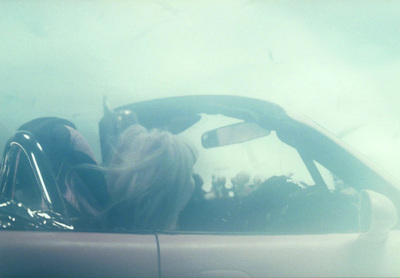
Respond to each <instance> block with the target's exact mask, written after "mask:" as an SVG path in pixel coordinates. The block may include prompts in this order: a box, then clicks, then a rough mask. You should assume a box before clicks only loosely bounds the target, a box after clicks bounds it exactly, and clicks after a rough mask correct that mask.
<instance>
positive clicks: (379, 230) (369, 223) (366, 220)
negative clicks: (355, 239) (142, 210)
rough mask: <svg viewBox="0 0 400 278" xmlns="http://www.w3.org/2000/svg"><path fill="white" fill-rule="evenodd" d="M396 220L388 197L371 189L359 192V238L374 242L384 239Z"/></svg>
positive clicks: (396, 217)
mask: <svg viewBox="0 0 400 278" xmlns="http://www.w3.org/2000/svg"><path fill="white" fill-rule="evenodd" d="M397 221H398V214H397V210H396V207H395V206H394V204H393V203H392V201H391V200H390V199H389V198H388V197H386V196H385V195H382V194H380V193H378V192H375V191H372V190H363V191H362V192H361V196H360V212H359V224H360V239H362V240H366V241H374V242H380V241H384V240H386V239H387V237H388V235H389V232H390V230H391V229H392V228H393V227H394V226H395V225H396V224H397Z"/></svg>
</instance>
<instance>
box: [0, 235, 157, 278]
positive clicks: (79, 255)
mask: <svg viewBox="0 0 400 278" xmlns="http://www.w3.org/2000/svg"><path fill="white" fill-rule="evenodd" d="M0 276H1V277H158V276H159V272H158V255H157V243H156V237H155V235H143V234H106V233H104V234H103V233H79V232H73V233H72V232H31V231H30V232H20V231H2V232H1V234H0Z"/></svg>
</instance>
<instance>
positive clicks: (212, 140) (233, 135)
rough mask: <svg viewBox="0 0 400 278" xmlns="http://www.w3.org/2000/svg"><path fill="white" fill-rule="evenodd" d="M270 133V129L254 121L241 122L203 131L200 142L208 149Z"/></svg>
mask: <svg viewBox="0 0 400 278" xmlns="http://www.w3.org/2000/svg"><path fill="white" fill-rule="evenodd" d="M270 133H271V131H270V130H267V129H265V128H262V127H261V126H259V125H258V124H256V123H254V122H241V123H237V124H233V125H228V126H224V127H220V128H217V129H214V130H211V131H208V132H206V133H204V134H203V136H202V137H201V143H202V145H203V147H204V148H206V149H209V148H215V147H221V146H226V145H232V144H237V143H242V142H245V141H250V140H253V139H256V138H259V137H263V136H267V135H269V134H270Z"/></svg>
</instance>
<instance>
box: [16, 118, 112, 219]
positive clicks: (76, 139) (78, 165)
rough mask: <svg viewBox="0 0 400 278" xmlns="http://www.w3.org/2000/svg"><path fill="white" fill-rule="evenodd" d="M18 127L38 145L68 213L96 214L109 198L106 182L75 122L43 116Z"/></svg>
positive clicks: (72, 215)
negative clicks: (33, 138) (50, 167)
mask: <svg viewBox="0 0 400 278" xmlns="http://www.w3.org/2000/svg"><path fill="white" fill-rule="evenodd" d="M18 130H25V131H29V132H30V133H32V134H33V135H34V136H35V138H36V140H37V141H38V142H39V143H40V144H41V146H42V148H43V151H44V153H45V154H46V155H47V157H48V159H49V160H50V163H51V165H52V168H53V172H54V176H55V178H56V181H57V185H58V187H59V190H60V193H61V195H62V197H63V199H64V201H65V203H66V206H67V207H68V208H67V212H68V214H69V216H70V217H72V218H80V217H81V218H87V217H97V216H99V215H100V212H101V211H102V209H103V208H104V207H105V205H106V203H107V202H108V198H109V196H108V192H107V186H106V181H105V178H104V176H103V173H102V172H101V171H100V170H99V167H98V165H97V162H96V160H95V159H94V156H93V153H92V151H91V149H90V146H89V144H88V143H87V142H86V140H85V139H84V138H83V137H82V135H81V134H80V133H79V132H78V131H77V130H76V127H75V125H74V124H73V123H71V122H70V121H68V120H65V119H61V118H56V117H44V118H38V119H35V120H32V121H30V122H27V123H25V124H23V125H22V126H21V127H20V128H19V129H18Z"/></svg>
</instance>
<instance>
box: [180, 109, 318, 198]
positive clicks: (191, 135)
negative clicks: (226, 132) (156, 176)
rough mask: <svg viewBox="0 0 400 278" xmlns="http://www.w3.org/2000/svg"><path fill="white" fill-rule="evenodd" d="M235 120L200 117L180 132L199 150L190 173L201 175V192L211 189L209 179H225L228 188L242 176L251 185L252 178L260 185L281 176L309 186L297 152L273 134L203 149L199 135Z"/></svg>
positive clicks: (235, 120)
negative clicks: (273, 177)
mask: <svg viewBox="0 0 400 278" xmlns="http://www.w3.org/2000/svg"><path fill="white" fill-rule="evenodd" d="M216 118H217V119H216ZM238 121H239V120H238V119H233V118H228V117H226V116H222V115H218V116H210V115H202V119H201V120H200V121H199V122H198V123H196V124H195V125H194V126H193V127H191V128H189V129H188V130H186V131H184V132H183V133H182V135H183V136H185V137H187V138H188V139H190V140H191V141H192V142H194V143H195V145H196V148H197V149H198V150H199V151H200V155H199V160H198V161H197V163H196V165H195V167H194V172H195V173H198V174H200V176H202V178H203V180H204V189H205V190H209V189H211V187H212V180H213V179H217V178H222V179H224V180H226V185H225V186H226V187H227V188H231V187H232V186H233V184H232V180H234V178H235V177H237V176H240V175H243V176H244V178H245V179H247V178H246V177H248V179H249V180H248V181H247V183H249V184H251V183H254V179H255V180H256V182H258V183H261V182H262V181H264V180H266V179H267V178H270V177H272V176H282V175H285V176H287V177H292V178H293V179H296V180H298V181H303V182H306V183H308V184H310V185H311V184H313V181H312V178H311V176H310V174H309V172H308V170H307V168H306V167H305V165H304V163H303V161H302V159H301V157H300V156H299V154H298V153H297V151H296V150H295V149H294V148H292V147H290V146H288V145H286V144H285V143H283V142H282V141H281V140H280V139H279V138H278V137H277V136H276V133H275V132H272V134H269V135H267V136H264V137H261V138H257V139H254V140H250V141H246V142H243V143H241V144H233V145H228V146H221V147H217V148H211V149H205V148H204V147H203V146H202V144H201V137H202V134H204V133H205V132H207V131H209V130H212V129H214V128H218V127H223V126H225V125H228V124H231V123H236V122H238ZM257 179H259V181H257Z"/></svg>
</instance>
